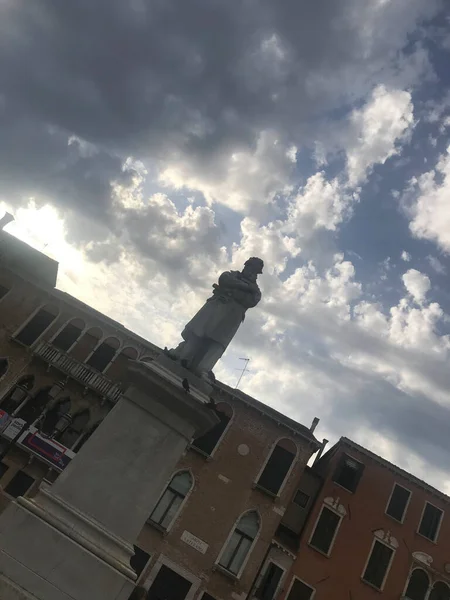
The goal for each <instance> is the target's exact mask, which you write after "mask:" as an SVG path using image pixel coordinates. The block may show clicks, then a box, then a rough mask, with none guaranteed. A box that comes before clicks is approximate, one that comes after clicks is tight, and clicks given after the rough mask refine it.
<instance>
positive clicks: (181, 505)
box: [146, 469, 195, 534]
mask: <svg viewBox="0 0 450 600" xmlns="http://www.w3.org/2000/svg"><path fill="white" fill-rule="evenodd" d="M182 473H189V475H190V476H191V480H192V481H191V487H190V488H189V491H188V492H187V494H186V495H185V496H184V498H183V499H182V501H181V503H180V506H179V507H178V510H177V511H176V513H175V514H174V516H173V518H172V520H171V521H170V523H169V525H168V526H167V527H164V526H163V525H160V524H159V523H157V522H156V521H153V520H152V519H151V516H152V514H153V513H154V512H155V510H156V508H157V507H158V505H159V503H160V502H161V500H162V499H163V497H164V494H165V493H166V492H167V490H168V489H169V486H170V484H171V483H172V481H173V480H174V478H175V477H176V476H177V475H181V474H182ZM194 486H195V477H194V474H193V473H192V471H191V469H179V470H178V471H175V473H173V474H172V476H171V477H170V479H169V480H168V481H167V482H166V485H165V486H164V489H163V492H162V494H161V495H160V496H159V498H158V501H157V502H156V504H155V506H154V507H153V508H152V510H151V512H150V515H149V517H148V519H147V521H146V522H147V523H148V524H149V525H151V526H152V527H154V528H155V529H159V531H162V532H164V533H166V534H167V533H169V531H170V530H171V529H172V527H173V525H174V524H175V522H176V520H177V519H178V517H179V516H180V513H181V511H182V510H183V508H184V505H185V504H186V501H187V499H188V498H189V496H190V495H191V493H192V490H193V489H194ZM178 495H180V494H178Z"/></svg>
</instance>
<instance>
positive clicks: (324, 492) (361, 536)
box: [281, 446, 450, 600]
mask: <svg viewBox="0 0 450 600" xmlns="http://www.w3.org/2000/svg"><path fill="white" fill-rule="evenodd" d="M344 451H345V452H346V454H348V455H350V456H351V457H353V458H355V459H356V460H358V461H360V462H362V463H364V464H365V469H364V472H363V475H362V477H361V480H360V482H359V485H358V487H357V490H356V492H355V493H351V492H349V491H347V490H346V489H344V488H342V487H341V486H339V485H338V484H336V483H334V482H333V474H334V471H335V469H336V466H337V465H338V462H339V460H340V456H341V454H342V453H343V452H344ZM324 471H325V481H324V484H323V488H322V489H321V492H320V494H319V496H318V499H317V502H316V503H315V505H314V508H313V510H312V512H311V513H310V516H309V519H308V523H307V526H306V528H305V530H304V533H303V535H302V539H301V543H300V549H299V552H298V556H297V560H296V562H295V564H294V566H293V568H292V573H291V576H290V580H289V582H288V584H290V583H291V581H292V578H293V577H294V576H295V577H298V578H299V579H300V580H302V581H304V582H305V583H307V584H308V585H310V586H312V587H313V588H315V590H316V593H315V595H314V596H313V597H314V600H322V599H323V600H327V599H328V598H331V597H333V598H339V599H341V598H342V599H344V598H345V599H347V598H349V599H350V598H353V599H358V600H365V599H367V600H369V599H372V598H374V599H375V598H378V597H380V592H379V591H378V590H376V589H374V588H372V587H371V586H370V585H368V584H366V583H364V582H363V581H362V580H361V576H362V574H363V571H364V568H365V565H366V561H367V560H368V556H369V553H370V550H371V547H372V543H373V540H374V532H375V531H379V530H382V531H384V532H385V533H386V534H387V533H389V534H390V535H391V536H393V537H394V538H395V539H396V540H397V542H398V548H397V549H396V550H395V554H394V557H393V560H392V563H391V567H390V570H389V572H388V575H387V578H386V582H385V585H384V588H383V592H382V596H383V597H386V598H392V599H394V598H400V597H401V595H402V594H403V593H404V590H405V586H406V583H407V579H408V577H409V573H410V571H411V568H412V566H413V565H417V566H420V562H417V561H416V560H415V559H414V557H413V553H416V552H424V553H426V554H427V555H430V556H431V557H432V559H433V562H432V568H433V570H435V571H436V573H434V574H433V573H431V571H430V575H431V576H432V578H433V579H435V580H436V579H437V580H440V579H442V580H443V581H450V578H449V576H448V575H446V574H445V569H444V566H445V564H448V563H450V505H449V503H448V499H447V498H446V497H445V496H444V495H443V494H440V493H439V492H436V493H433V492H432V491H430V489H429V488H428V487H427V486H426V485H423V486H421V485H418V484H417V483H415V482H414V481H412V480H411V478H410V477H407V476H406V477H405V476H403V475H402V474H401V472H400V471H399V470H397V469H396V468H395V467H393V466H392V468H388V467H386V466H384V465H382V464H380V463H379V462H378V461H377V460H375V459H373V458H370V457H369V456H367V455H366V454H365V453H362V452H359V451H358V450H356V449H355V448H351V447H347V448H346V447H345V446H343V447H342V448H341V449H340V451H339V452H337V453H336V454H335V455H334V456H333V457H332V458H331V459H330V460H329V462H328V463H326V464H325V468H324ZM394 483H398V484H399V485H401V486H403V487H405V488H407V489H409V490H411V491H412V496H411V498H410V502H409V505H408V508H407V511H406V516H405V518H404V522H403V523H399V522H398V521H396V520H395V519H393V518H391V517H390V516H388V515H386V514H385V510H386V508H387V504H388V501H389V498H390V495H391V492H392V489H393V486H394ZM325 498H333V499H334V500H335V501H336V503H338V504H340V505H342V506H343V507H344V508H345V511H346V515H345V516H344V517H343V519H342V522H341V525H340V527H339V530H338V533H337V536H336V539H335V542H334V545H333V547H332V550H331V554H330V557H326V556H324V555H322V554H321V553H320V552H319V551H317V550H315V549H313V548H312V547H311V546H309V540H310V538H311V535H312V533H313V531H314V527H315V524H316V521H317V518H318V516H319V514H320V510H321V508H322V506H323V503H324V499H325ZM426 501H429V502H431V503H432V504H434V505H435V506H437V507H438V508H441V509H442V510H443V511H444V517H443V520H442V522H441V528H440V532H439V535H438V538H437V542H436V543H434V542H432V541H430V540H428V539H426V538H424V537H423V536H422V535H420V534H419V533H417V530H418V527H419V524H420V520H421V516H422V511H423V509H424V504H425V502H426ZM446 513H447V514H446ZM422 566H423V565H422ZM288 588H289V585H288V586H286V587H285V590H284V593H283V594H282V596H281V597H282V598H284V597H286V596H287V592H288Z"/></svg>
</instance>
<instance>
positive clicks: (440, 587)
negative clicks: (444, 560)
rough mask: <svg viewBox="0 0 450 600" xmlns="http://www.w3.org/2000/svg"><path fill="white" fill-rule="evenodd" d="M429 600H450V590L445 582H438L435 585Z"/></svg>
mask: <svg viewBox="0 0 450 600" xmlns="http://www.w3.org/2000/svg"><path fill="white" fill-rule="evenodd" d="M429 600H450V589H449V587H448V585H447V584H446V583H444V582H443V581H437V582H436V583H435V584H434V585H433V589H432V590H431V594H430V596H429Z"/></svg>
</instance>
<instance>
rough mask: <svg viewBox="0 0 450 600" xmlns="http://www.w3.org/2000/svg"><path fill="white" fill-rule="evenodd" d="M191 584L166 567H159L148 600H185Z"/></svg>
mask: <svg viewBox="0 0 450 600" xmlns="http://www.w3.org/2000/svg"><path fill="white" fill-rule="evenodd" d="M191 587H192V582H191V581H188V580H187V579H185V578H184V577H182V576H181V575H179V574H178V573H175V571H172V569H169V567H167V566H166V565H161V568H160V569H159V571H158V574H157V575H156V577H155V579H154V580H153V583H152V585H151V586H150V589H149V590H148V595H147V599H148V600H185V598H186V596H187V594H188V592H189V590H190V589H191Z"/></svg>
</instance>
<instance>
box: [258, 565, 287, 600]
mask: <svg viewBox="0 0 450 600" xmlns="http://www.w3.org/2000/svg"><path fill="white" fill-rule="evenodd" d="M283 573H284V570H283V569H281V568H280V567H279V566H278V565H276V564H275V563H273V562H270V563H269V566H268V567H267V569H266V572H265V574H264V577H263V579H262V581H261V585H260V586H259V587H258V589H257V590H256V594H255V598H259V600H273V598H274V597H275V593H276V591H277V589H278V586H279V585H280V581H281V578H282V577H283Z"/></svg>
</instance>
